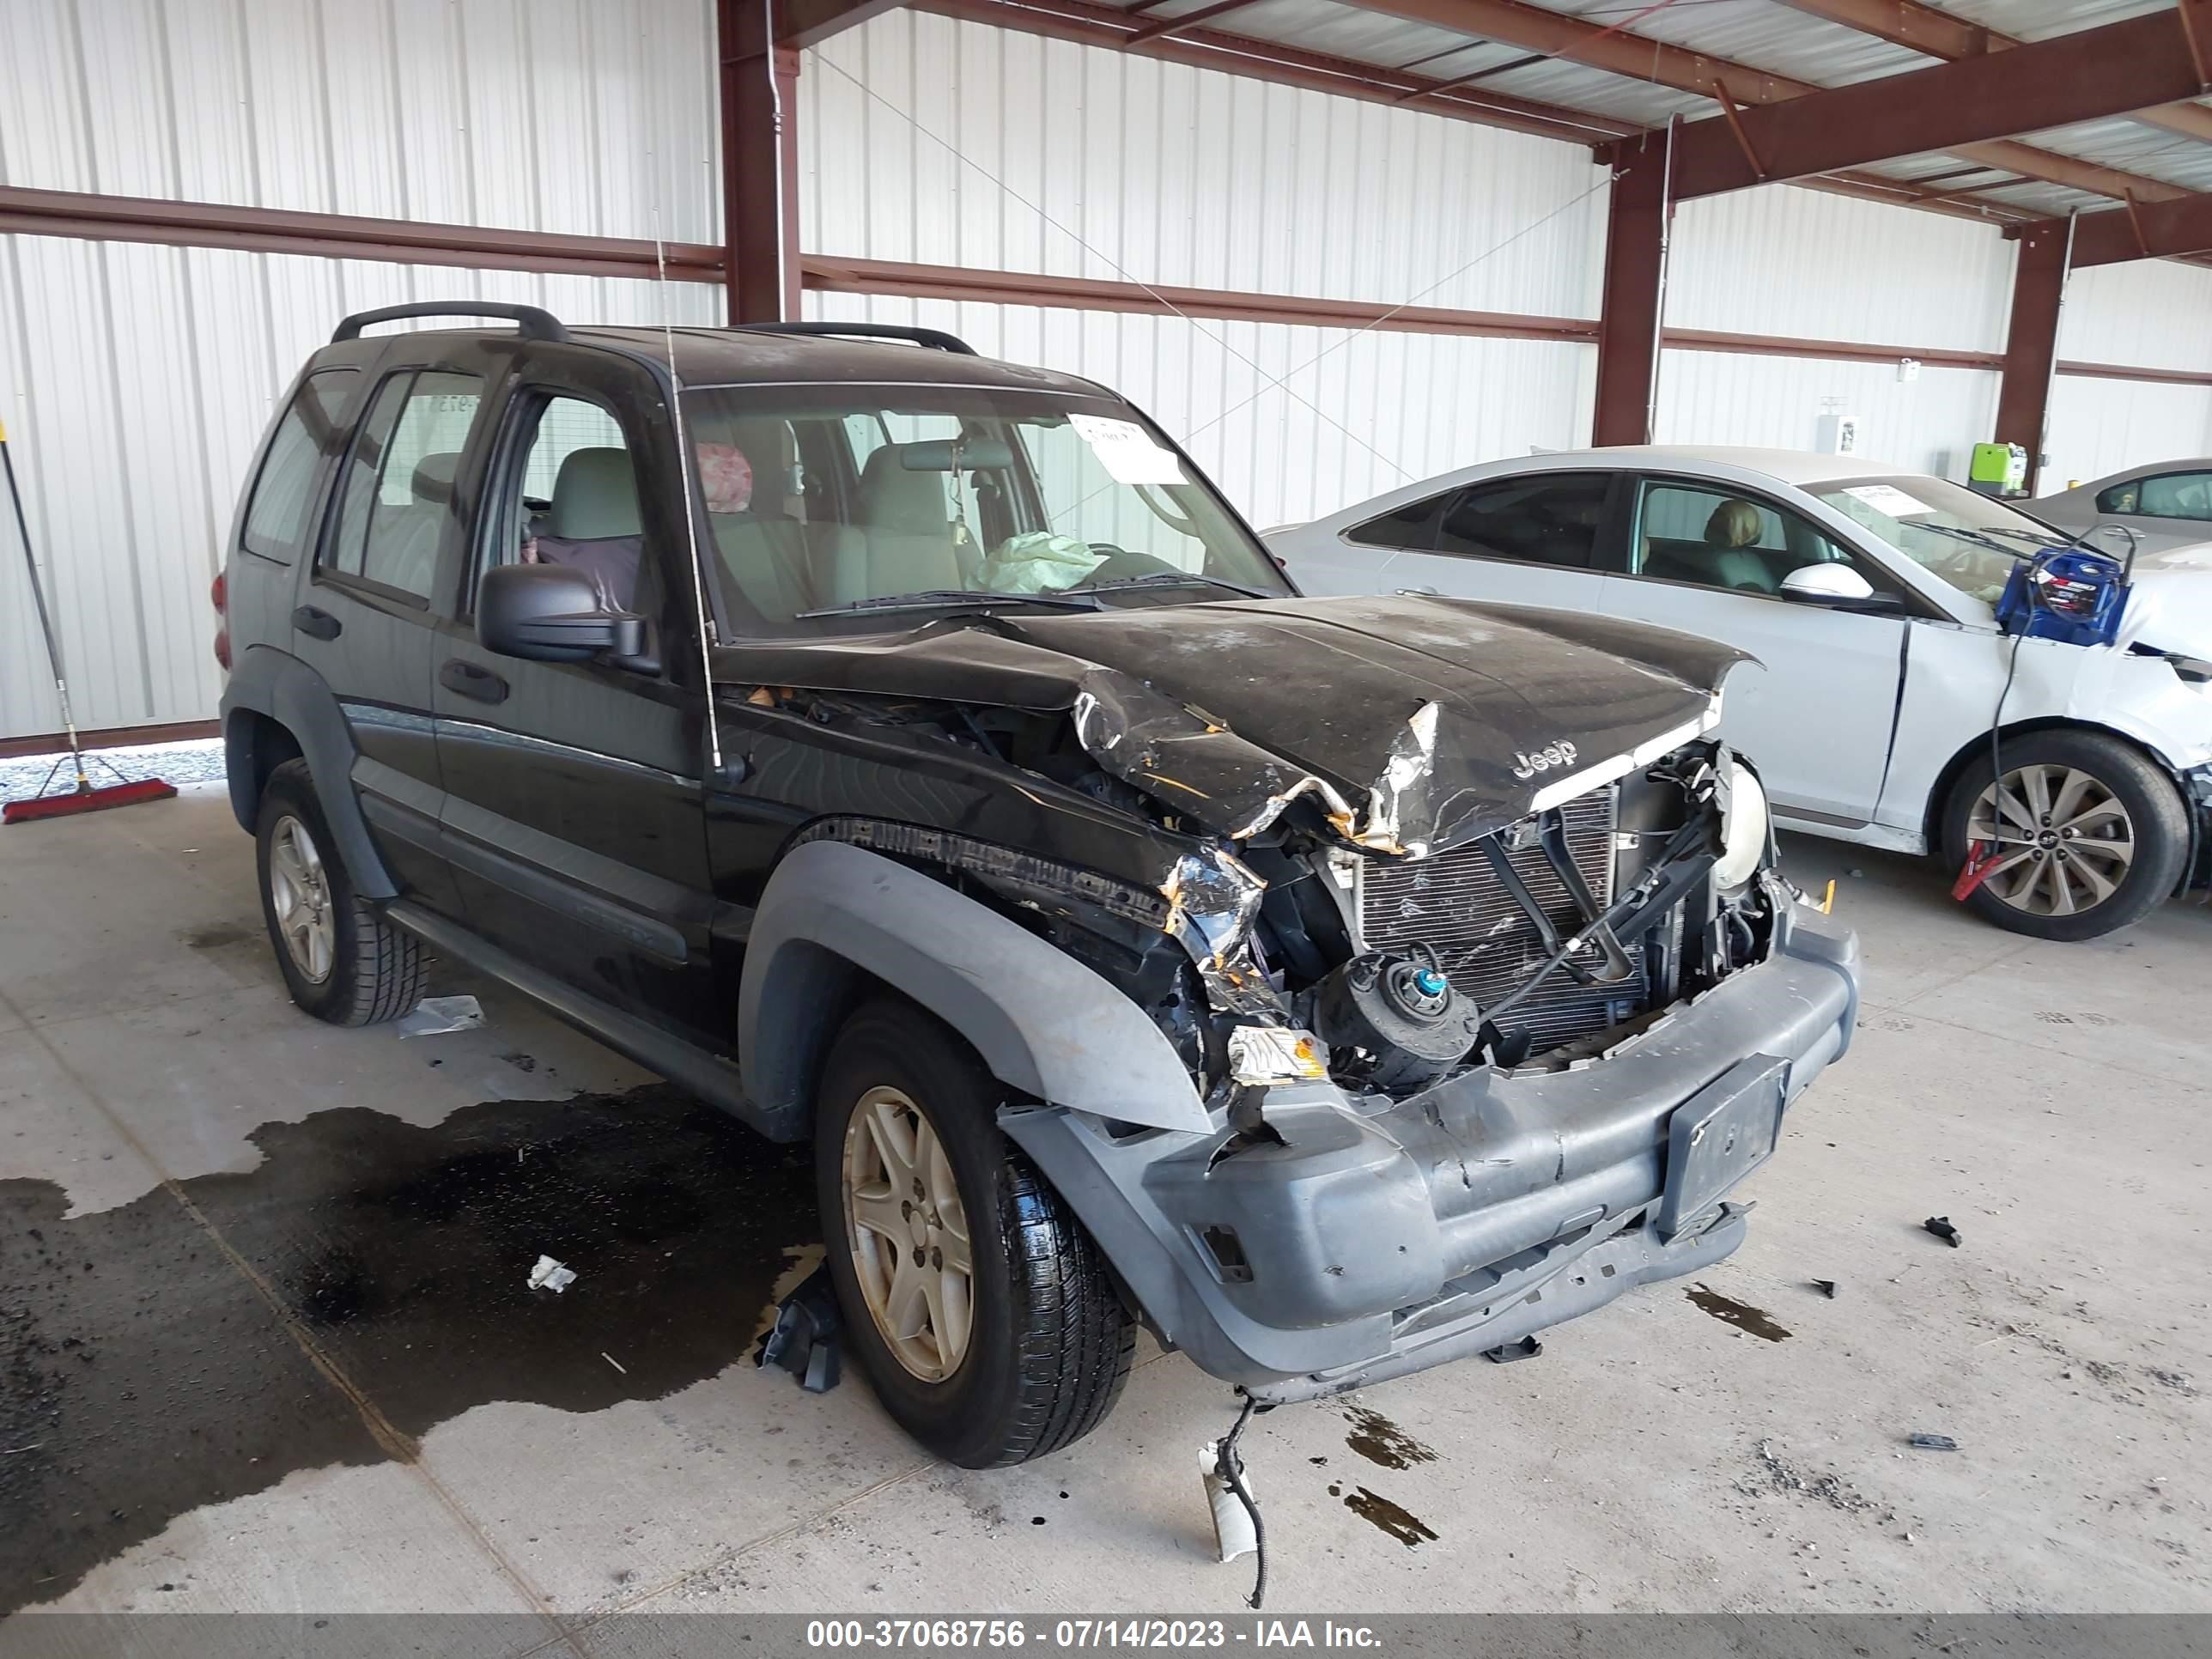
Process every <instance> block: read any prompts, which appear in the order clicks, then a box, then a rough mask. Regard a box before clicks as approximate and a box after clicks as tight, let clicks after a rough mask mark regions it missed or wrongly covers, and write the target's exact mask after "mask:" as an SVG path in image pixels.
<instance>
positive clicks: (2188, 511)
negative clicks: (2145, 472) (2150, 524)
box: [2134, 472, 2212, 519]
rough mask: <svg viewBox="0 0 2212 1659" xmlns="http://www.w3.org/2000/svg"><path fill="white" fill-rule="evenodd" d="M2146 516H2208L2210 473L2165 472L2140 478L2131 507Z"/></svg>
mask: <svg viewBox="0 0 2212 1659" xmlns="http://www.w3.org/2000/svg"><path fill="white" fill-rule="evenodd" d="M2134 510H2135V511H2136V512H2137V513H2142V515H2143V516H2144V517H2145V518H2147V519H2212V472H2165V473H2160V475H2159V476H2158V477H2154V478H2145V479H2144V480H2143V481H2142V501H2141V502H2140V503H2138V504H2137V505H2136V507H2135V509H2134Z"/></svg>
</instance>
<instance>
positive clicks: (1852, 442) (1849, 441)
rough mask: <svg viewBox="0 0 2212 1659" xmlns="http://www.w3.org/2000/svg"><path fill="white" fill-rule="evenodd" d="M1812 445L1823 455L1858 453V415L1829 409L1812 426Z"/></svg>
mask: <svg viewBox="0 0 2212 1659" xmlns="http://www.w3.org/2000/svg"><path fill="white" fill-rule="evenodd" d="M1813 447H1814V448H1815V449H1817V450H1819V451H1820V453H1822V454H1823V455H1856V454H1857V453H1859V417H1858V416H1856V415H1845V414H1842V413H1840V412H1838V411H1836V410H1830V411H1829V412H1828V413H1827V414H1826V415H1823V416H1820V424H1819V425H1817V426H1816V427H1814V431H1813Z"/></svg>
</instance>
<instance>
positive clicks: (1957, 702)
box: [1269, 446, 2212, 939]
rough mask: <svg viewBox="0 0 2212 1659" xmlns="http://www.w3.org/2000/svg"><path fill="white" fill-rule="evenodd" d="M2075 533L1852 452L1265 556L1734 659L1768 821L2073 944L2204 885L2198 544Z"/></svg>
mask: <svg viewBox="0 0 2212 1659" xmlns="http://www.w3.org/2000/svg"><path fill="white" fill-rule="evenodd" d="M2027 506H2029V507H2031V508H2033V507H2038V506H2039V503H2028V504H2027ZM2071 539H2072V538H2071V537H2070V536H2069V534H2067V533H2065V532H2060V531H2057V530H2055V529H2054V528H2052V527H2051V526H2050V525H2047V524H2045V523H2044V522H2042V521H2041V520H2038V519H2035V518H2032V517H2030V516H2028V513H2027V512H2023V511H2021V509H2020V507H2018V506H2016V505H2015V504H2013V503H2010V502H2007V501H1998V500H1996V499H1993V498H1992V497H1990V496H1987V495H1978V494H1977V493H1975V492H1974V491H1972V490H1969V489H1965V488H1963V487H1962V486H1960V485H1958V484H1954V483H1947V482H1945V481H1944V480H1942V479H1941V478H1933V477H1926V476H1924V475H1922V474H1917V473H1913V472H1911V471H1906V470H1905V469H1902V468H1893V467H1885V466H1883V465H1881V464H1880V463H1877V462H1871V461H1869V460H1866V459H1863V458H1862V457H1855V456H1848V455H1820V454H1810V453H1796V452H1792V451H1784V450H1753V449H1727V448H1686V447H1660V446H1655V447H1644V448H1621V449H1592V450H1583V451H1571V452H1564V453H1555V454H1547V455H1541V456H1536V457H1531V458H1527V459H1515V460H1510V461H1499V462H1495V463H1492V464H1491V465H1484V466H1475V467H1468V468H1467V469H1465V470H1463V471H1458V472H1453V473H1449V474H1446V475H1445V476H1443V477H1437V478H1431V479H1429V480H1427V481H1425V482H1424V483H1418V484H1411V485H1408V486H1407V487H1406V488H1404V489H1398V490H1395V491H1393V492H1391V493H1390V494H1389V495H1381V496H1377V497H1376V498H1375V499H1373V500H1371V501H1363V502H1361V503H1360V504H1359V505H1358V506H1357V507H1347V508H1346V509H1345V510H1344V511H1342V512H1340V513H1334V514H1333V515H1331V516H1330V517H1328V518H1326V519H1322V520H1317V521H1316V522H1315V523H1312V524H1309V525H1303V526H1297V527H1294V528H1289V529H1284V530H1279V531H1276V532H1271V534H1270V537H1269V541H1270V544H1271V545H1272V547H1273V550H1274V551H1275V552H1276V553H1277V555H1278V556H1279V557H1281V558H1282V559H1283V560H1284V561H1285V563H1286V565H1287V567H1288V568H1289V569H1290V571H1291V574H1292V575H1294V576H1295V577H1296V578H1297V580H1298V582H1299V583H1300V585H1301V586H1304V587H1305V588H1306V589H1307V590H1308V591H1310V592H1322V593H1369V592H1401V593H1402V592H1415V593H1444V594H1455V595H1461V596H1464V597H1467V598H1471V599H1492V600H1504V601H1510V602H1513V603H1517V604H1526V605H1557V606H1559V607H1562V608H1565V609H1572V610H1575V611H1583V612H1585V613H1587V614H1589V615H1591V616H1595V617H1620V618H1623V619H1632V620H1635V621H1639V622H1647V623H1661V624H1663V625H1664V626H1667V627H1669V628H1677V629H1683V630H1685V631H1686V632H1688V633H1692V634H1696V635H1702V636H1704V637H1706V638H1709V639H1714V640H1719V641H1725V642H1726V643H1727V644H1729V645H1731V646H1735V647H1737V648H1739V649H1740V650H1742V651H1744V652H1746V653H1748V654H1749V655H1750V656H1751V658H1753V661H1752V662H1750V663H1747V665H1745V666H1743V667H1742V668H1740V669H1738V670H1737V671H1736V672H1735V675H1734V676H1732V677H1731V678H1730V680H1729V699H1728V717H1727V720H1725V722H1724V723H1723V726H1722V728H1721V731H1722V734H1723V736H1724V737H1726V738H1728V739H1729V741H1730V742H1733V743H1735V744H1741V746H1742V747H1743V748H1744V749H1745V750H1747V751H1748V752H1749V753H1751V754H1753V755H1755V756H1757V757H1758V758H1759V773H1760V776H1761V777H1762V778H1763V779H1764V781H1765V784H1766V787H1767V788H1768V790H1769V792H1770V793H1771V796H1772V799H1773V802H1774V811H1775V816H1776V818H1777V820H1778V822H1779V823H1782V824H1783V825H1784V826H1785V827H1787V828H1790V829H1802V830H1804V831H1807V832H1808V833H1809V834H1813V835H1819V836H1836V837H1838V838H1840V839H1842V840H1844V841H1850V842H1861V843H1863V844H1865V845H1869V846H1874V847H1883V848H1891V849H1893V850H1896V851H1899V852H1907V853H1923V852H1924V853H1930V854H1936V856H1937V857H1938V858H1939V859H1940V860H1942V867H1943V870H1944V872H1945V873H1946V874H1947V875H1948V876H1952V877H1955V878H1956V879H1957V890H1958V891H1959V893H1960V896H1962V897H1963V898H1964V899H1965V900H1966V902H1967V903H1968V904H1969V905H1971V906H1972V908H1974V909H1975V910H1977V911H1978V913H1979V914H1980V915H1983V916H1984V917H1986V918H1987V919H1989V920H1990V921H1993V922H1995V923H1996V924H1997V925H1998V926H1999V927H2007V928H2010V929H2012V930H2013V931H2015V932H2016V933H2027V934H2032V935H2034V936H2036V937H2039V938H2043V939H2089V938H2093V937H2095V936H2096V935H2099V934H2101V933H2110V932H2111V931H2112V929H2114V928H2116V927H2124V926H2126V925H2127V924H2128V923H2130V922H2132V921H2137V920H2139V919H2140V918H2141V917H2142V916H2143V915H2145V914H2146V913H2147V912H2148V911H2149V910H2150V909H2151V908H2153V907H2154V906H2155V905H2157V904H2158V903H2160V902H2161V901H2163V900H2164V899H2166V897H2168V896H2171V895H2172V894H2174V893H2176V892H2179V891H2185V890H2191V889H2203V887H2204V886H2205V885H2206V884H2208V882H2212V550H2208V549H2206V548H2204V547H2202V546H2199V547H2196V548H2193V549H2192V548H2186V547H2184V548H2166V549H2154V548H2151V547H2149V546H2148V545H2146V546H2145V547H2143V548H2142V550H2140V552H2139V554H2137V555H2136V556H2133V557H2132V558H2131V557H2130V549H2129V547H2128V544H2127V539H2126V538H2125V537H2124V535H2121V536H2113V537H2100V538H2099V539H2098V540H2097V542H2096V543H2095V546H2096V547H2097V548H2098V549H2099V550H2100V551H2101V552H2102V553H2104V554H2106V555H2110V557H2106V558H2102V559H2095V558H2093V559H2090V560H2087V561H2080V563H2081V567H2082V568H2081V569H2075V568H2074V567H2072V566H2068V567H2063V568H2062V567H2060V566H2059V565H2057V563H2055V562H2054V561H2056V560H2057V558H2058V556H2061V555H2062V554H2066V550H2067V548H2068V545H2069V542H2070V540H2071ZM2067 556H2068V557H2069V558H2075V559H2077V560H2078V556H2074V555H2067ZM2085 570H2086V571H2087V574H2088V575H2089V576H2090V577H2092V578H2093V580H2079V578H2081V576H2082V575H2083V573H2084V571H2085ZM2069 571H2070V572H2071V574H2069ZM2008 590H2009V592H2008ZM2091 610H2093V611H2095V616H2094V617H2093V618H2091V617H2089V615H2088V612H2089V611H2091ZM2077 612H2078V613H2079V614H2078V615H2077V614H2076V613H2077ZM1470 661H1471V663H1472V664H1474V665H1478V666H1479V665H1480V658H1474V659H1470ZM2000 768H2002V773H2003V777H2004V786H2003V788H2002V790H1999V789H1998V788H1996V787H1995V785H1994V782H1993V780H1994V779H1995V778H1996V775H1997V771H1998V769H2000Z"/></svg>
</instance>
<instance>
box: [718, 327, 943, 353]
mask: <svg viewBox="0 0 2212 1659" xmlns="http://www.w3.org/2000/svg"><path fill="white" fill-rule="evenodd" d="M732 332H733V333H738V334H831V335H837V334H842V335H849V336H851V337H853V338H854V339H860V340H911V341H913V342H914V343H915V344H916V345H918V346H927V347H929V348H930V349H932V350H933V351H957V352H958V353H959V354H960V355H961V356H963V357H973V356H975V347H974V346H971V345H969V343H968V342H967V341H965V340H963V339H962V338H961V337H959V336H958V335H957V334H947V333H946V332H945V331H944V330H943V329H941V328H908V327H906V326H904V325H902V324H899V323H740V324H738V325H736V326H735V327H734V328H733V329H732Z"/></svg>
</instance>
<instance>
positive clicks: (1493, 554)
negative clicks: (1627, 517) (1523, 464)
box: [1434, 472, 1613, 570]
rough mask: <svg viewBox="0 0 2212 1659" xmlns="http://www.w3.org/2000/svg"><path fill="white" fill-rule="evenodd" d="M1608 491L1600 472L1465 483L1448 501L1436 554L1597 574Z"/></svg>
mask: <svg viewBox="0 0 2212 1659" xmlns="http://www.w3.org/2000/svg"><path fill="white" fill-rule="evenodd" d="M1612 487H1613V480H1612V478H1611V477H1609V476H1608V475H1607V474H1605V473H1602V472H1565V473H1560V472H1547V473H1540V474H1538V475H1536V476H1535V477H1525V478H1510V479H1506V480H1504V481H1501V482H1498V483H1481V484H1469V485H1468V487H1467V488H1466V489H1462V490H1460V491H1459V492H1458V493H1457V494H1455V495H1452V496H1450V497H1449V499H1448V500H1446V501H1445V503H1444V507H1443V514H1442V516H1441V518H1440V519H1439V520H1437V539H1436V543H1435V546H1434V550H1435V551H1437V552H1438V553H1450V554H1457V555H1459V556H1462V557H1469V558H1488V559H1515V560H1519V561H1522V562H1526V563H1529V564H1552V565H1561V566H1564V567H1565V568H1568V569H1571V570H1593V569H1596V568H1598V564H1599V562H1598V556H1597V544H1598V532H1599V530H1600V528H1601V526H1603V525H1604V522H1605V504H1606V497H1607V494H1608V492H1609V491H1610V490H1611V489H1612Z"/></svg>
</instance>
